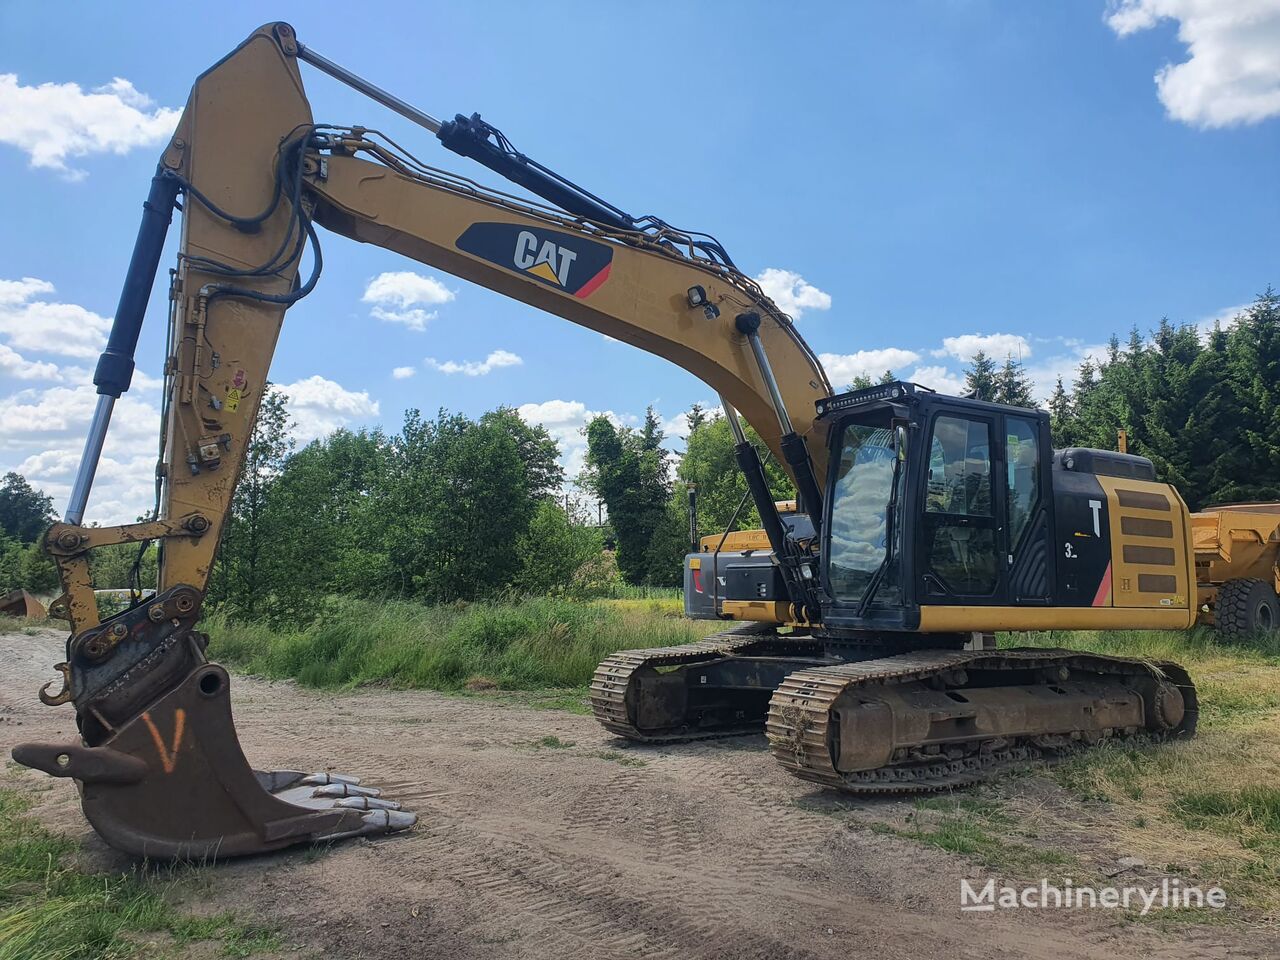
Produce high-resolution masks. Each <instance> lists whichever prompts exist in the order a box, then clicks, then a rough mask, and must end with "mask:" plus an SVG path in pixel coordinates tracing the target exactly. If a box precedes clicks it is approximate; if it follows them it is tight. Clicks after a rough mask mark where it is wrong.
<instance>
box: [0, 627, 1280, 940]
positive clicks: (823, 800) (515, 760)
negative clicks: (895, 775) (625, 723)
mask: <svg viewBox="0 0 1280 960" xmlns="http://www.w3.org/2000/svg"><path fill="white" fill-rule="evenodd" d="M62 641H63V638H62V637H61V636H59V635H57V634H54V633H46V632H41V633H40V634H39V635H38V636H34V637H30V636H22V635H6V636H0V664H3V665H4V669H3V670H0V719H3V722H0V747H2V748H3V749H4V750H5V751H6V753H7V750H8V747H9V746H11V745H12V744H13V743H15V742H17V741H19V740H27V739H56V738H57V737H59V736H67V735H70V733H71V731H72V729H73V718H72V715H71V712H70V710H69V709H66V708H63V709H50V708H48V707H44V706H41V705H40V704H39V703H38V702H37V701H36V700H35V690H36V686H37V684H38V683H39V682H43V680H45V679H48V678H47V677H46V676H45V672H46V670H47V666H48V664H50V663H53V662H56V661H57V660H58V659H59V655H60V653H61V644H62ZM232 695H233V698H234V700H235V707H236V715H237V721H238V727H239V730H240V735H241V739H242V742H243V743H244V747H245V750H246V752H247V753H248V755H249V756H250V758H251V759H252V760H254V761H258V762H261V763H262V764H266V765H271V766H277V767H298V766H303V767H307V768H308V769H310V768H312V767H315V766H318V767H319V768H324V767H326V766H328V767H331V768H333V769H335V770H340V771H350V772H355V773H360V774H364V775H366V776H367V777H368V778H369V781H370V782H371V783H374V784H377V785H380V786H384V787H387V788H389V789H393V790H394V791H395V795H396V797H397V798H400V799H403V800H405V801H406V803H407V804H409V805H411V806H412V807H413V808H414V809H415V810H417V811H418V812H419V813H420V814H421V815H422V820H421V822H420V825H419V826H418V827H417V828H416V829H415V830H414V831H413V832H411V833H409V834H408V835H405V836H400V837H390V838H385V839H379V840H376V841H357V842H352V843H345V844H340V845H337V846H335V847H333V848H330V849H328V850H318V851H314V852H308V851H306V850H301V851H296V852H292V853H284V854H275V855H271V856H265V857H256V858H253V859H251V860H248V861H241V862H234V863H230V864H226V865H220V866H218V867H215V868H212V869H206V870H202V871H201V872H200V873H199V875H198V877H197V878H196V880H195V881H194V882H193V883H192V884H191V885H190V886H185V885H181V884H180V885H179V887H178V889H179V891H180V895H181V896H183V897H185V899H186V902H185V903H184V904H183V905H182V908H183V909H192V910H195V911H198V912H200V913H203V914H213V913H218V912H220V911H223V910H234V911H236V912H237V913H238V914H239V915H241V916H244V917H246V918H247V919H252V918H254V917H258V918H261V919H262V920H264V921H266V922H269V923H272V924H275V925H278V926H279V927H280V929H281V930H282V932H283V933H284V936H285V938H286V942H287V943H288V944H289V945H290V946H292V945H293V944H298V945H299V946H300V947H301V950H300V951H299V952H297V953H294V952H293V951H292V950H291V949H289V948H288V947H287V948H286V950H285V951H284V952H283V953H282V954H281V956H282V957H293V956H300V957H311V956H324V957H332V958H335V960H354V958H357V957H362V958H369V960H382V958H392V957H419V956H430V957H449V958H451V960H453V958H462V960H469V958H477V960H479V958H483V960H489V958H494V960H542V958H566V960H596V958H605V960H608V958H619V960H623V958H625V960H639V958H651V957H652V958H672V960H675V958H680V960H721V958H723V960H730V958H734V960H738V958H746V960H774V958H787V960H792V958H794V960H811V958H824V960H825V958H833V960H834V958H840V960H847V958H848V957H850V956H854V955H856V956H858V957H863V958H871V960H874V958H880V957H886V958H887V957H894V958H897V957H920V958H927V957H941V956H946V957H953V958H957V960H996V958H1000V960H1004V958H1015V957H1018V958H1020V957H1030V958H1035V960H1104V958H1110V957H1113V956H1115V955H1116V954H1117V953H1118V952H1123V953H1126V954H1129V955H1131V956H1134V957H1144V958H1145V957H1161V958H1165V957H1167V958H1170V960H1173V958H1177V960H1191V958H1197V957H1208V956H1226V955H1228V954H1229V955H1231V956H1246V957H1247V956H1257V957H1263V956H1268V951H1272V953H1271V955H1274V954H1273V950H1274V942H1273V941H1271V940H1267V941H1264V942H1261V943H1257V944H1255V943H1254V942H1253V941H1251V940H1247V939H1243V937H1244V935H1243V934H1241V933H1238V932H1236V931H1233V930H1232V929H1231V928H1228V927H1211V928H1205V930H1197V929H1184V928H1183V925H1180V924H1179V925H1175V926H1176V928H1177V929H1174V930H1173V931H1172V932H1171V933H1169V934H1167V935H1165V934H1161V933H1159V932H1158V931H1156V930H1153V929H1150V928H1148V927H1147V926H1146V925H1143V926H1137V927H1135V926H1123V927H1122V926H1118V925H1117V921H1116V919H1115V918H1114V917H1108V916H1102V915H1100V913H1098V912H1094V913H1087V912H1079V913H1067V912H1057V913H1046V912H1042V911H1011V912H1007V913H1004V914H999V915H989V914H979V915H974V914H961V913H959V912H958V910H957V885H958V878H960V877H970V878H972V877H974V876H977V875H979V874H977V873H975V872H974V871H975V870H976V868H975V866H974V864H973V863H971V862H970V861H968V860H965V859H963V858H960V857H954V856H949V855H947V854H944V853H942V852H940V851H938V850H934V849H931V848H927V847H922V846H920V845H918V844H916V843H913V842H912V841H909V840H905V839H900V838H896V837H892V836H885V835H881V834H878V833H875V832H872V831H871V830H868V829H865V828H862V827H859V826H858V824H859V822H860V821H859V820H857V819H856V818H851V814H850V813H849V812H847V811H846V812H841V810H840V808H839V807H838V806H836V805H833V804H832V803H831V801H830V797H831V796H832V795H831V793H830V792H829V791H819V790H817V789H815V788H814V786H813V785H812V784H806V783H804V782H803V781H801V780H798V779H797V778H795V777H793V776H791V775H790V774H788V773H787V772H786V771H784V770H782V769H781V768H780V767H779V766H778V764H777V762H776V761H775V760H774V759H773V757H772V756H770V754H769V751H768V749H767V747H766V744H765V740H764V737H762V736H759V735H756V736H753V737H743V738H738V739H732V740H709V741H702V742H697V743H690V744H684V745H679V746H671V747H664V746H648V747H645V746H632V747H628V746H626V745H625V743H623V742H621V741H619V740H618V739H616V738H614V737H611V736H609V735H608V734H607V733H606V732H605V731H603V730H602V729H601V728H600V726H599V724H598V723H597V722H596V720H595V719H594V718H593V717H590V716H576V715H571V714H567V713H563V712H559V711H543V710H531V709H527V708H523V707H517V706H510V705H505V704H503V703H501V702H498V701H495V700H492V699H484V698H460V697H452V696H445V695H440V694H435V693H430V692H424V691H409V692H397V691H391V690H385V689H367V690H362V691H358V692H354V693H352V692H346V693H342V694H340V695H334V694H327V693H316V692H311V691H307V690H303V689H300V688H298V687H296V686H294V685H293V684H287V683H267V682H263V681H258V680H253V679H248V678H235V680H234V685H233V688H232ZM548 735H555V736H557V737H559V738H560V740H561V741H564V742H566V743H571V744H572V746H569V747H566V748H564V749H551V748H547V747H545V746H538V741H539V740H541V738H543V737H545V736H548ZM9 776H11V777H14V778H17V777H20V779H18V780H10V781H9V782H10V783H14V782H16V783H18V784H19V785H20V786H21V787H22V788H24V789H26V788H30V789H40V788H43V790H44V792H43V793H41V794H40V796H41V801H40V805H39V808H38V810H39V813H40V815H41V816H42V817H43V818H44V819H45V821H46V822H47V823H48V824H49V825H50V827H51V828H52V829H55V830H59V831H63V832H66V833H69V834H70V835H72V836H75V837H77V838H81V839H83V841H84V843H85V857H86V860H87V861H88V863H89V864H90V865H91V866H93V867H97V868H112V869H118V868H127V867H128V864H126V863H122V862H121V861H120V860H119V859H117V858H116V857H115V856H114V855H113V853H112V852H111V851H110V850H107V849H106V848H105V847H104V846H103V845H102V844H101V843H100V842H98V841H96V839H95V838H94V836H93V834H92V833H91V832H90V831H89V830H88V828H87V826H86V825H85V823H84V820H83V818H82V817H81V814H80V809H79V806H78V803H77V802H76V797H75V792H74V788H73V786H72V784H70V783H69V782H66V781H51V780H49V779H47V778H42V777H38V776H36V775H34V774H31V775H27V774H25V773H22V774H18V773H16V772H15V773H12V774H10V775H9ZM847 802H848V801H846V804H847ZM856 802H857V803H871V804H872V806H871V807H868V808H867V809H868V810H872V811H874V810H878V809H884V808H882V807H881V806H878V805H881V804H884V803H886V802H887V803H890V804H892V803H894V802H896V801H879V800H876V801H856ZM906 809H907V810H909V809H910V805H909V804H908V805H907V806H906ZM1206 931H1207V932H1206ZM200 956H204V954H200V953H198V952H196V953H192V954H190V956H189V958H188V960H195V958H197V957H200Z"/></svg>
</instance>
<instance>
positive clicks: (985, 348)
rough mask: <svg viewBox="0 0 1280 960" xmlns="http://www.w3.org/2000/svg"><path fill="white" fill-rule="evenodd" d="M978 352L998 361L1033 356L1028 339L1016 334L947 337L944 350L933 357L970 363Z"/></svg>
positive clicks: (973, 334)
mask: <svg viewBox="0 0 1280 960" xmlns="http://www.w3.org/2000/svg"><path fill="white" fill-rule="evenodd" d="M978 351H982V352H983V353H985V354H986V355H987V356H989V357H994V358H996V359H998V360H1003V359H1004V358H1005V357H1013V358H1014V359H1015V360H1021V359H1025V358H1026V357H1029V356H1031V344H1030V343H1029V342H1028V341H1027V338H1026V337H1023V336H1019V335H1018V334H1016V333H966V334H963V335H961V336H958V337H946V338H945V339H943V341H942V348H941V349H940V350H934V351H933V355H934V356H935V357H955V358H956V359H957V360H964V361H966V362H968V361H969V360H972V359H973V357H974V355H975V354H977V353H978Z"/></svg>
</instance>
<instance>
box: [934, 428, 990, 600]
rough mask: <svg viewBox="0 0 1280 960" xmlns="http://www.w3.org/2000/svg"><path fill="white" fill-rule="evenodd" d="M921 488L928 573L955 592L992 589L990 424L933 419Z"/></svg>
mask: <svg viewBox="0 0 1280 960" xmlns="http://www.w3.org/2000/svg"><path fill="white" fill-rule="evenodd" d="M929 450H930V455H929V471H928V475H927V479H926V487H925V524H924V528H925V549H926V552H927V554H928V565H929V569H930V572H931V573H932V574H933V575H934V577H936V578H937V579H939V580H941V581H942V583H943V584H944V585H945V586H946V587H947V589H948V590H949V591H950V592H951V593H952V594H955V595H962V596H986V595H989V594H991V593H992V592H993V591H994V590H995V588H996V581H997V576H998V569H999V568H998V567H997V564H996V560H997V553H996V546H997V544H996V532H997V531H996V523H995V514H994V511H993V509H992V506H993V503H992V493H991V491H992V476H991V428H990V426H989V425H988V424H987V423H986V422H985V421H980V420H968V419H965V418H963V417H951V416H941V417H938V418H937V419H936V420H934V424H933V437H932V438H931V441H930V447H929Z"/></svg>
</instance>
